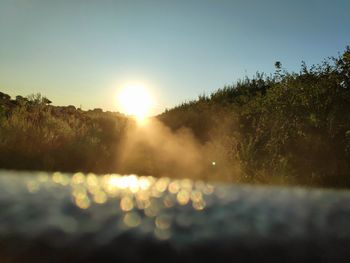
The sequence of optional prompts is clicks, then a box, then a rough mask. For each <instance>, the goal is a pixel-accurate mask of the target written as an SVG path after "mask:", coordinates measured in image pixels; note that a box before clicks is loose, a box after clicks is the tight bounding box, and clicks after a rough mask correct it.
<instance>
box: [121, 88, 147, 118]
mask: <svg viewBox="0 0 350 263" xmlns="http://www.w3.org/2000/svg"><path fill="white" fill-rule="evenodd" d="M153 105H154V101H153V99H152V96H151V95H150V93H149V92H148V91H147V89H146V88H145V87H144V85H142V84H128V85H125V86H124V88H123V89H122V90H121V91H120V92H119V93H118V106H119V108H120V109H121V111H122V112H123V113H125V114H127V115H131V116H133V117H135V118H136V119H137V120H138V121H144V120H145V119H146V118H147V117H148V116H149V115H150V113H151V109H152V107H153Z"/></svg>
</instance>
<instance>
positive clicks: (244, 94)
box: [160, 47, 350, 187]
mask: <svg viewBox="0 0 350 263" xmlns="http://www.w3.org/2000/svg"><path fill="white" fill-rule="evenodd" d="M275 66H276V73H275V74H274V76H273V77H271V76H265V75H264V74H259V73H257V74H256V76H255V77H254V78H252V79H249V78H246V79H244V80H243V81H239V82H238V83H236V84H234V85H232V86H227V87H224V88H223V89H219V90H218V91H216V92H214V93H213V94H211V96H210V97H209V98H205V100H203V99H199V100H197V101H192V102H190V103H185V104H182V105H180V106H178V107H176V108H174V109H173V110H170V111H167V112H165V113H164V114H162V115H161V116H160V119H161V120H163V121H164V122H165V123H166V124H168V125H170V126H171V127H172V128H174V129H176V128H178V127H181V126H187V127H190V128H192V129H193V131H194V133H195V134H196V135H197V136H199V137H200V138H201V139H203V140H210V139H213V138H209V137H208V134H210V132H213V131H215V130H217V129H219V128H220V127H221V126H220V123H222V120H223V119H224V118H227V116H230V119H231V128H230V129H226V135H228V136H229V137H231V138H235V140H231V141H232V142H233V144H232V145H229V144H226V148H227V150H228V151H230V152H231V156H236V158H234V159H232V161H235V162H239V163H240V164H241V168H242V171H243V173H242V176H241V178H242V180H243V181H248V182H254V181H256V182H271V180H272V178H274V180H275V179H276V178H279V179H278V181H279V182H283V181H284V182H287V183H289V182H293V183H300V184H312V185H328V186H343V187H344V186H350V115H349V114H348V113H349V111H350V49H349V47H347V49H346V50H345V52H344V53H343V54H342V55H341V56H339V57H337V58H330V59H328V60H325V61H324V62H323V63H322V64H321V65H316V66H312V67H311V68H309V69H308V68H307V66H306V65H305V63H304V62H303V63H302V68H301V71H300V72H299V73H288V72H286V71H283V70H282V64H281V62H276V63H275ZM220 107H221V109H220V110H219V109H218V108H220ZM223 112H225V114H223ZM237 156H238V157H237Z"/></svg>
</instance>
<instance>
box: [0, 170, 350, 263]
mask: <svg viewBox="0 0 350 263" xmlns="http://www.w3.org/2000/svg"><path fill="white" fill-rule="evenodd" d="M112 261H113V262H200V261H205V262H207V261H218V262H332V263H333V262H350V191H339V190H338V191H332V190H322V189H305V188H295V187H293V188H292V187H291V188H285V187H266V186H247V185H229V184H212V183H211V184H209V183H205V182H202V181H192V180H188V179H182V180H174V179H169V178H154V177H150V176H140V177H139V176H135V175H131V176H120V175H116V174H113V175H103V176H96V175H94V174H82V173H76V174H63V173H58V172H57V173H25V172H11V171H0V262H112Z"/></svg>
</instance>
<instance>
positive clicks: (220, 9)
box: [0, 0, 350, 114]
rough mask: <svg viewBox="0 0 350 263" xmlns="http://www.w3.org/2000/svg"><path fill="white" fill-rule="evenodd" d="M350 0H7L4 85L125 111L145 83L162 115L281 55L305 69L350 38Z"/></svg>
mask: <svg viewBox="0 0 350 263" xmlns="http://www.w3.org/2000/svg"><path fill="white" fill-rule="evenodd" d="M349 10H350V1H348V0H329V1H325V0H318V1H316V0H308V1H305V0H291V1H286V0H266V1H260V0H236V1H234V0H228V1H225V0H212V1H207V0H198V1H193V0H176V1H175V0H157V1H155V0H147V1H146V0H138V1H136V0H135V1H134V0H125V1H118V0H115V1H112V0H106V1H105V0H95V1H92V0H84V1H83V0H60V1H54V0H41V1H39V0H0V91H2V92H5V93H8V94H10V95H11V96H16V95H22V96H25V95H29V94H31V93H37V92H40V93H41V94H43V95H45V96H46V97H48V98H49V99H50V100H52V101H53V104H54V105H75V106H77V107H82V108H83V109H93V108H102V109H104V110H111V111H118V110H119V109H118V105H117V102H116V101H117V100H116V93H117V91H118V90H119V89H120V88H121V87H123V86H124V85H126V84H128V83H135V82H136V83H143V84H144V85H145V86H146V88H147V89H148V90H149V91H150V92H151V93H152V94H153V96H154V97H155V100H156V105H155V107H154V109H153V113H154V114H156V113H160V112H162V111H163V110H164V109H165V108H171V107H173V106H175V105H178V104H180V103H182V102H185V101H189V100H193V99H196V98H197V97H198V95H201V94H207V95H209V94H210V93H212V92H213V91H215V90H217V89H219V88H222V87H224V86H225V85H230V84H232V83H234V82H236V81H237V80H239V79H242V78H243V77H244V76H253V75H254V74H255V73H256V72H257V71H259V72H265V73H267V74H270V73H273V72H274V62H275V61H281V62H282V66H283V68H285V69H287V70H290V71H297V72H298V71H299V69H300V65H301V61H302V60H304V61H305V62H306V63H307V64H308V65H311V64H315V63H319V62H321V61H322V60H323V59H324V58H327V57H329V56H337V55H338V54H339V52H342V51H343V50H344V49H345V47H346V46H347V45H350V27H349V25H350V15H349Z"/></svg>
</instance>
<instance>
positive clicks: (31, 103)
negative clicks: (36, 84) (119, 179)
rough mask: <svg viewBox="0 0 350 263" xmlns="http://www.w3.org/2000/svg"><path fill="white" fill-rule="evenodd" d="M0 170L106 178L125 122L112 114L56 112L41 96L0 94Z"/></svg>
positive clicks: (66, 109)
mask: <svg viewBox="0 0 350 263" xmlns="http://www.w3.org/2000/svg"><path fill="white" fill-rule="evenodd" d="M0 95H1V96H0V99H1V98H2V100H1V106H2V107H1V109H2V116H3V117H2V120H1V123H0V131H1V132H0V167H1V168H7V169H34V170H61V171H95V172H111V171H113V170H115V165H116V164H115V158H116V154H117V148H118V144H119V142H120V140H121V138H122V136H123V134H124V129H125V128H126V126H127V122H128V120H127V119H126V118H125V117H123V116H121V115H119V114H116V113H107V112H105V113H101V112H100V111H99V110H97V111H95V110H94V111H82V110H79V109H75V107H74V106H67V107H55V106H51V105H49V104H50V103H51V101H49V100H48V99H47V98H45V97H42V96H41V95H40V94H35V95H30V96H28V97H27V98H24V97H21V96H17V97H16V99H15V100H11V98H10V97H9V96H5V95H6V94H4V93H1V94H0Z"/></svg>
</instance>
